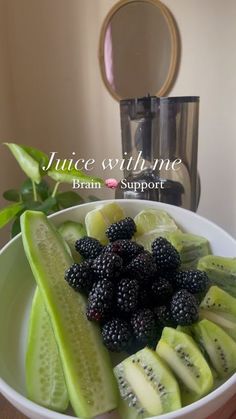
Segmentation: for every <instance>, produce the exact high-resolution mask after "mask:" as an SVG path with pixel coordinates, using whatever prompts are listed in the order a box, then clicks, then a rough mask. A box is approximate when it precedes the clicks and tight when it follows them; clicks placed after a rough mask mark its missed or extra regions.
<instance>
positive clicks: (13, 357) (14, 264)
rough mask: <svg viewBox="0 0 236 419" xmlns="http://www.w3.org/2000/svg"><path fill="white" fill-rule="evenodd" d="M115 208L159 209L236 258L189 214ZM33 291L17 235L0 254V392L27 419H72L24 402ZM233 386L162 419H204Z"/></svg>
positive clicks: (225, 239) (79, 217) (71, 214)
mask: <svg viewBox="0 0 236 419" xmlns="http://www.w3.org/2000/svg"><path fill="white" fill-rule="evenodd" d="M107 202H109V201H104V202H99V203H89V204H84V205H80V206H78V207H73V208H70V209H67V210H64V211H61V212H59V213H57V214H55V215H53V216H52V217H51V218H52V220H53V222H54V223H55V224H56V225H58V224H59V223H61V222H63V221H65V220H68V219H69V220H74V221H83V220H84V217H85V215H86V214H87V212H88V211H90V210H92V209H94V208H95V207H96V206H97V205H101V204H104V203H107ZM116 202H118V203H119V204H120V205H121V206H122V207H123V208H124V210H125V212H126V213H127V214H128V215H130V216H131V217H132V216H135V215H136V214H137V213H138V212H139V211H141V210H143V209H145V208H161V209H164V210H166V211H167V212H168V213H169V214H170V215H171V216H173V218H174V219H175V220H176V222H177V223H178V224H179V226H180V227H182V228H183V229H184V230H186V231H188V232H191V233H193V234H199V235H202V236H204V237H207V238H208V240H209V241H210V244H211V248H212V251H213V253H214V254H218V255H221V256H231V257H233V256H236V241H235V240H234V239H233V238H232V237H231V236H230V235H229V234H227V233H226V232H225V231H223V230H222V229H221V228H220V227H218V226H216V225H215V224H213V223H212V222H210V221H208V220H206V219H204V218H202V217H200V216H199V215H197V214H195V213H193V212H190V211H187V210H183V209H181V208H178V207H175V206H170V205H166V204H161V203H156V202H150V201H141V200H140V201H138V200H117V201H116ZM34 289H35V282H34V279H33V277H32V274H31V271H30V268H29V266H28V263H27V261H26V258H25V255H24V250H23V246H22V241H21V235H19V236H17V237H16V238H15V239H13V240H11V241H10V242H9V243H8V244H7V245H6V246H5V247H4V248H3V249H2V251H1V252H0V377H1V378H0V392H2V394H3V395H4V396H5V397H6V398H7V399H8V400H9V401H10V402H11V403H12V404H13V405H14V406H15V407H16V408H17V409H19V410H20V411H21V412H22V413H24V414H25V415H26V416H27V417H29V418H32V419H44V418H51V419H66V418H67V419H71V418H72V416H69V415H63V414H59V413H56V412H53V411H50V410H48V409H45V408H43V407H41V406H39V405H37V404H35V403H32V402H31V401H30V400H28V399H27V398H26V392H25V373H24V358H25V343H26V333H27V324H28V317H29V310H30V307H31V301H32V297H33V293H34ZM235 386H236V374H234V375H233V376H232V377H231V378H230V379H229V380H227V381H226V382H225V383H224V384H223V385H221V386H220V387H218V388H217V389H216V390H215V391H213V392H212V393H210V394H209V395H207V396H206V397H204V398H202V399H201V400H199V401H197V402H195V403H193V404H191V405H190V406H187V407H184V408H182V409H180V410H178V411H175V412H173V413H169V414H165V415H162V416H161V418H162V419H167V418H168V419H177V418H181V419H183V418H190V417H191V419H204V418H206V417H207V416H208V415H210V414H212V413H214V412H215V411H216V410H217V409H218V408H219V407H221V406H222V405H223V404H224V403H225V402H227V401H228V400H229V398H231V396H233V394H234V393H235Z"/></svg>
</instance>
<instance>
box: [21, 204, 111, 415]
mask: <svg viewBox="0 0 236 419" xmlns="http://www.w3.org/2000/svg"><path fill="white" fill-rule="evenodd" d="M21 229H22V238H23V244H24V248H25V252H26V256H27V258H28V260H29V263H30V265H31V268H32V271H33V274H34V276H35V279H36V282H37V284H38V286H39V288H40V291H41V293H42V296H43V300H44V303H45V306H46V309H47V311H48V313H49V316H50V320H51V323H52V327H53V330H54V334H55V338H56V341H57V345H58V348H59V352H60V356H61V361H62V366H63V370H64V374H65V379H66V384H67V388H68V392H69V397H70V402H71V404H72V407H73V409H74V411H75V414H76V415H78V416H79V417H83V418H91V417H94V416H97V415H99V414H102V413H104V412H108V411H110V410H113V409H114V408H116V407H117V405H118V389H117V385H116V381H115V378H114V375H113V371H112V366H111V363H110V358H109V354H108V352H107V350H106V349H105V347H104V345H103V343H102V338H101V333H100V330H99V328H98V327H97V325H95V324H94V323H92V322H90V321H88V320H87V317H86V300H85V298H84V297H83V296H82V295H81V294H79V293H76V292H75V291H74V290H73V289H72V288H70V287H69V286H68V284H67V283H66V281H65V280H64V272H65V270H66V269H67V268H68V266H70V265H71V263H72V259H71V257H70V256H69V254H68V252H67V251H66V250H65V246H64V243H63V239H62V237H61V236H60V234H59V233H58V232H57V230H56V229H55V227H54V226H53V225H52V224H51V222H50V221H49V220H48V219H47V217H46V216H45V215H44V214H43V213H40V212H34V211H26V212H25V213H24V214H23V215H22V217H21Z"/></svg>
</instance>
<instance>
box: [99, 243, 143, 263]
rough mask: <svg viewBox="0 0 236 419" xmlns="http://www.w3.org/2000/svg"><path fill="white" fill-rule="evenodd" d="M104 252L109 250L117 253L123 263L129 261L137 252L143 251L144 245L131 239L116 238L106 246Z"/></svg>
mask: <svg viewBox="0 0 236 419" xmlns="http://www.w3.org/2000/svg"><path fill="white" fill-rule="evenodd" d="M104 251H105V252H107V251H109V252H112V253H115V254H117V255H119V256H120V257H121V258H122V259H123V262H124V263H125V264H127V263H129V262H130V261H131V260H132V259H134V258H135V257H136V256H137V255H138V254H139V253H141V252H143V251H144V247H143V246H142V245H141V244H138V243H136V242H134V241H131V240H126V239H123V240H116V241H115V242H112V243H110V244H109V245H108V246H106V248H105V250H104Z"/></svg>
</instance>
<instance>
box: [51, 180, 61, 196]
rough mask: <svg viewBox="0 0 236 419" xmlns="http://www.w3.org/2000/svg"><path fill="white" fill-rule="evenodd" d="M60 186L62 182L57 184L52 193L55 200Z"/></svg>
mask: <svg viewBox="0 0 236 419" xmlns="http://www.w3.org/2000/svg"><path fill="white" fill-rule="evenodd" d="M59 185H60V182H57V183H56V185H55V186H54V189H53V192H52V198H55V196H56V194H57V190H58V187H59Z"/></svg>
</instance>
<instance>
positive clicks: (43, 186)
mask: <svg viewBox="0 0 236 419" xmlns="http://www.w3.org/2000/svg"><path fill="white" fill-rule="evenodd" d="M36 191H37V194H38V195H39V197H40V198H41V199H42V200H43V201H44V200H45V199H47V198H48V197H49V196H50V195H51V190H50V187H49V185H48V183H47V182H46V181H45V180H42V181H41V182H40V183H39V184H38V185H36ZM20 193H21V196H22V199H23V201H33V200H34V194H33V185H32V181H31V179H26V180H25V181H24V183H23V184H22V185H21V188H20Z"/></svg>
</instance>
